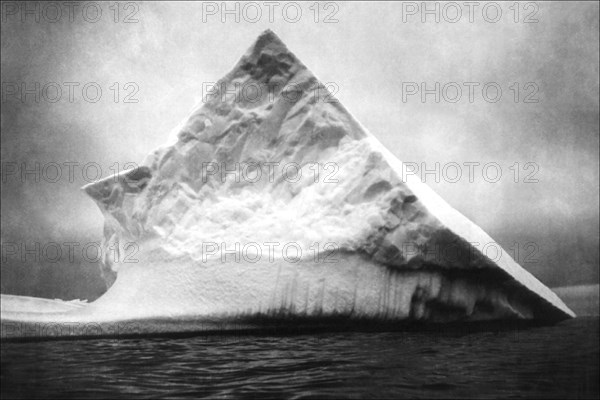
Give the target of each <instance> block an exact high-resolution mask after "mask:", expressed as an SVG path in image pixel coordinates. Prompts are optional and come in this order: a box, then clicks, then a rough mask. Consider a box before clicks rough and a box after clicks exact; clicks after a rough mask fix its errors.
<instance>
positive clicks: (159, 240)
mask: <svg viewBox="0 0 600 400" xmlns="http://www.w3.org/2000/svg"><path fill="white" fill-rule="evenodd" d="M403 171H405V168H404V166H403V164H402V162H401V161H400V160H398V159H397V158H396V157H395V156H393V155H392V154H391V153H390V152H389V151H388V150H387V149H385V148H384V147H383V146H382V145H381V144H380V143H379V142H378V141H377V139H376V138H375V137H374V136H372V135H371V134H370V133H369V132H367V130H366V129H365V128H364V127H362V126H361V125H360V123H359V122H357V121H356V120H355V119H354V118H353V117H352V116H351V115H350V113H349V112H348V111H347V110H346V109H345V108H344V107H343V106H342V105H341V104H340V103H339V101H337V100H336V99H335V98H333V96H331V94H330V93H329V91H328V90H327V88H326V87H325V85H323V84H322V83H320V82H319V80H318V79H317V78H316V77H315V76H314V75H313V74H312V73H311V72H310V71H309V70H308V69H307V68H306V67H305V66H304V65H303V64H302V63H301V62H300V61H299V60H298V59H297V58H296V57H295V56H294V55H293V54H292V53H291V52H290V51H288V50H287V48H286V46H285V45H284V44H283V43H282V42H281V41H280V40H279V38H278V37H277V36H276V35H275V34H274V33H273V32H271V31H265V32H263V33H262V34H261V35H260V36H259V37H258V39H257V40H256V42H255V43H254V45H253V46H252V47H251V48H250V49H249V50H248V52H247V53H246V54H245V55H244V56H243V57H242V58H241V60H240V61H239V62H238V63H237V65H236V66H235V67H234V68H233V70H232V71H231V72H229V73H228V74H227V75H226V76H225V77H224V78H222V79H221V80H220V81H219V82H217V83H216V84H215V85H214V86H213V87H212V89H210V91H209V92H208V93H206V96H205V97H204V99H203V101H202V103H201V104H200V106H199V107H197V108H196V109H195V110H194V111H193V112H192V113H191V115H190V116H189V118H188V119H187V120H186V121H184V123H182V124H181V125H180V126H179V127H177V128H176V131H175V132H174V134H173V135H172V138H171V143H169V144H168V145H166V146H164V147H162V148H159V149H158V150H156V151H154V152H153V153H152V154H150V155H149V156H148V158H147V159H146V160H145V161H144V163H143V165H141V166H139V167H137V168H135V169H131V170H128V171H125V172H123V173H121V174H119V175H117V176H111V177H107V178H105V179H103V180H101V181H98V182H94V183H92V184H89V185H87V186H85V187H84V188H83V189H84V191H85V192H86V193H87V194H88V195H89V196H91V197H92V198H93V199H94V200H95V201H96V203H97V204H98V206H99V207H100V209H101V210H102V213H103V214H104V216H105V219H106V220H105V227H104V239H103V244H102V245H103V250H104V253H103V259H102V273H103V276H104V278H105V279H106V283H107V286H108V291H107V292H106V293H105V294H104V295H103V296H102V297H100V298H99V299H98V300H96V301H94V302H91V303H82V302H62V301H58V300H55V301H52V300H46V299H36V298H29V297H20V296H3V298H2V336H3V337H26V336H41V337H43V336H102V335H129V334H152V333H157V332H189V331H219V330H235V329H260V328H263V327H265V326H271V324H277V323H279V324H280V326H289V325H294V324H296V323H298V324H299V323H304V324H306V325H309V326H310V324H312V323H314V324H322V323H326V322H327V321H334V324H343V323H352V321H363V322H364V321H370V322H382V321H385V322H386V323H388V324H395V323H398V324H400V323H403V324H406V323H409V324H410V323H413V322H425V323H429V322H432V323H445V322H462V321H465V322H466V321H481V320H504V319H511V320H522V319H536V320H547V321H559V320H562V319H566V318H569V317H574V314H573V312H572V311H571V310H569V309H568V308H567V306H566V305H565V304H564V303H563V302H562V301H561V300H560V299H559V298H558V297H557V296H556V295H555V294H554V293H553V292H552V291H551V290H550V289H548V288H547V287H546V286H544V285H543V284H542V283H541V282H540V281H538V280H537V279H536V278H535V277H533V276H532V275H531V274H530V273H528V272H527V271H526V270H525V269H523V268H522V267H521V266H519V265H518V264H517V263H516V262H515V261H514V260H513V259H512V258H511V257H510V256H509V255H508V254H507V252H506V251H502V249H501V248H500V247H499V246H497V244H496V245H495V246H494V250H495V251H491V250H490V247H491V246H487V249H486V245H489V244H495V242H494V241H493V240H492V239H491V238H490V237H489V236H488V235H487V234H486V233H485V232H484V231H483V230H482V229H481V228H479V227H478V226H477V225H475V224H474V223H473V222H471V221H469V220H468V219H467V218H466V217H464V216H463V215H462V214H460V213H459V212H458V211H456V210H455V209H453V208H452V207H451V206H450V205H448V204H447V203H446V202H445V201H444V200H442V199H441V198H440V197H439V196H438V195H437V194H435V193H434V192H433V191H432V190H431V189H430V188H429V187H428V186H426V185H425V184H424V183H423V182H421V180H420V179H419V178H418V177H417V176H416V175H413V174H407V173H403Z"/></svg>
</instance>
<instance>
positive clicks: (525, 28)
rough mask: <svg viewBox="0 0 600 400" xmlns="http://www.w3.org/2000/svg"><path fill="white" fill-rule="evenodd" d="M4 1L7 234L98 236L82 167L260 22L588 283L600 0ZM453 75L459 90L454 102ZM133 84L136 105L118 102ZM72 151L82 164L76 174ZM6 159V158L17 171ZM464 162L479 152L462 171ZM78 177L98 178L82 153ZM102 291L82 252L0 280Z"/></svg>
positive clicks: (138, 143)
mask: <svg viewBox="0 0 600 400" xmlns="http://www.w3.org/2000/svg"><path fill="white" fill-rule="evenodd" d="M9 3H10V2H9ZM6 4H7V3H3V7H4V9H3V10H2V18H3V19H2V27H1V33H2V39H1V56H2V57H1V58H2V61H1V67H2V85H3V87H2V96H3V97H2V114H1V140H2V152H1V157H2V167H3V177H2V178H3V179H2V217H1V218H2V240H3V244H4V243H7V242H20V243H25V244H26V245H32V243H34V242H36V241H37V242H40V243H42V244H43V243H48V242H50V241H56V242H59V243H62V242H65V241H79V242H82V243H84V242H86V241H94V240H100V239H101V237H102V223H103V217H102V215H101V213H100V212H99V210H98V209H97V208H96V206H95V204H94V203H93V202H92V201H91V199H89V198H87V197H86V196H85V195H84V193H83V192H82V191H81V190H80V189H79V188H80V186H82V185H83V184H85V183H87V181H86V180H85V179H84V178H83V176H82V166H83V165H86V164H88V163H97V164H98V165H99V166H100V167H101V169H102V175H103V176H107V175H109V174H111V173H112V172H113V171H114V167H115V165H116V164H115V163H118V166H119V168H122V167H123V166H124V165H125V164H126V163H128V162H134V163H137V164H139V163H141V162H142V160H143V159H144V156H145V155H146V154H148V153H149V152H150V151H151V150H153V149H154V148H156V147H157V146H159V145H161V144H162V143H164V142H165V141H166V139H167V136H168V134H169V132H170V131H171V129H172V128H173V127H174V126H175V125H177V124H178V123H179V122H180V121H181V120H182V119H184V118H185V117H186V116H187V114H188V113H189V111H190V109H191V108H192V106H194V104H196V103H197V101H199V100H200V99H201V96H202V91H203V87H205V86H206V85H205V84H206V83H210V82H215V81H216V80H217V79H219V78H221V77H222V76H223V75H224V74H225V73H226V72H228V71H229V70H230V69H231V67H232V66H233V65H234V64H235V63H236V62H237V60H238V59H239V57H240V56H241V55H242V54H243V53H244V52H245V51H246V49H247V48H248V47H249V46H250V45H251V44H252V42H253V41H254V39H255V38H256V36H258V35H259V33H260V32H261V31H263V30H265V29H267V28H270V29H272V30H273V31H274V32H275V33H276V34H277V35H278V36H279V37H280V38H281V39H282V40H283V41H284V42H285V43H286V44H287V46H288V48H289V49H290V50H291V51H292V52H294V53H295V54H296V55H297V56H298V58H299V59H300V60H302V62H303V63H304V64H305V65H306V66H307V67H308V68H309V69H311V70H312V71H313V72H314V73H315V75H316V76H317V77H319V78H320V80H321V81H322V82H327V83H330V85H329V87H330V88H332V89H334V91H335V92H336V93H335V95H336V97H337V98H338V99H339V100H340V101H341V102H342V103H343V104H344V105H345V106H346V108H347V109H349V111H350V112H352V113H353V114H354V115H355V117H356V118H357V119H358V120H359V121H361V122H362V124H363V125H364V126H365V127H366V128H367V129H369V130H370V131H371V132H372V133H373V134H374V135H375V136H376V137H377V138H379V140H380V141H381V142H382V143H383V144H384V145H385V146H386V147H387V148H389V149H390V150H391V151H392V152H393V153H394V154H395V155H396V156H397V157H398V158H400V159H401V160H403V161H407V162H416V163H418V165H419V167H422V166H423V165H422V164H421V163H425V167H427V168H428V169H434V168H435V163H436V162H437V163H440V168H442V167H443V166H444V165H450V164H449V163H457V164H458V165H459V166H461V168H462V173H463V176H462V178H461V179H460V180H459V181H458V182H451V180H453V178H454V177H455V170H450V169H447V170H446V172H447V176H444V175H441V176H440V179H439V182H435V180H436V179H435V176H434V175H433V174H429V175H427V176H426V177H425V178H426V182H427V183H429V184H430V185H431V186H432V187H433V188H434V189H435V190H436V191H437V192H438V193H439V194H440V195H442V197H444V198H445V199H446V200H447V201H448V202H449V203H450V204H451V205H452V206H454V207H455V208H457V209H458V210H459V211H461V212H462V213H463V214H465V215H466V216H467V217H469V218H470V219H472V220H473V221H474V222H476V223H477V224H479V225H480V226H481V227H482V228H483V229H484V230H486V231H487V232H488V233H490V235H491V236H492V237H493V238H495V239H496V240H498V241H499V242H500V243H501V244H502V245H504V246H505V247H510V246H513V247H514V243H515V242H516V243H517V247H519V248H520V249H521V251H535V256H534V257H533V258H532V259H533V260H537V261H534V262H525V261H531V260H523V259H522V258H523V257H524V256H523V255H521V256H520V257H519V258H521V259H520V260H519V259H518V260H517V261H520V262H521V264H522V265H523V266H524V267H525V268H527V269H529V270H530V271H532V272H533V273H534V274H535V275H536V276H538V277H539V278H540V279H541V280H542V281H543V282H545V283H546V284H548V285H551V286H563V285H565V284H578V283H597V282H598V230H599V224H598V208H599V207H598V179H599V176H598V146H599V143H598V138H599V115H598V107H599V104H598V97H599V85H598V64H599V60H598V57H599V55H598V47H599V40H598V3H597V2H587V3H577V2H568V3H559V2H552V3H529V4H530V5H529V6H527V7H526V6H525V3H522V4H520V5H519V7H517V8H518V11H519V12H518V13H516V9H515V8H512V9H511V8H510V7H511V6H513V3H512V2H510V3H493V4H492V5H491V6H487V7H486V8H485V10H484V7H483V5H484V4H485V3H481V5H480V6H479V7H477V8H476V9H475V10H469V9H468V8H467V7H466V6H464V5H463V3H462V2H459V3H455V4H458V5H459V9H460V12H461V14H460V15H458V14H457V11H458V9H457V8H456V7H454V6H448V5H446V4H444V3H439V5H438V7H439V14H438V17H439V19H440V22H439V23H436V22H435V21H434V19H435V18H436V15H435V14H422V13H421V11H422V10H420V9H419V10H417V9H415V7H420V6H421V3H420V2H418V3H410V2H404V3H377V2H368V3H366V2H365V3H358V2H353V3H341V2H340V3H335V2H330V3H327V4H326V3H321V4H320V5H319V7H318V8H319V13H318V15H316V13H315V11H316V8H315V7H314V6H313V8H310V7H311V5H312V4H313V3H312V2H310V3H293V4H291V5H290V3H284V2H281V3H279V5H278V6H277V7H275V8H274V9H272V11H273V12H272V14H271V19H272V22H271V21H270V20H269V19H270V18H269V8H268V6H267V5H265V3H262V2H258V3H254V4H255V5H257V6H258V7H256V6H254V5H251V6H248V5H246V4H245V3H240V5H239V6H238V7H239V14H238V15H239V22H236V21H235V17H236V15H235V11H234V12H233V13H230V14H223V13H222V12H221V11H222V10H220V4H221V3H220V2H218V3H210V2H209V3H206V2H205V3H204V6H203V5H202V4H201V3H191V2H185V3H168V4H167V3H158V2H152V3H145V2H135V3H130V5H129V7H128V8H127V9H124V8H123V6H124V3H123V4H121V6H120V8H119V12H118V14H116V13H115V9H114V8H113V9H110V8H109V6H110V4H112V3H97V4H99V5H100V7H101V10H102V14H101V15H97V14H95V13H96V11H97V10H95V9H93V8H89V7H88V8H85V9H83V6H82V5H85V4H86V3H80V6H79V7H78V8H75V9H73V10H70V9H69V8H68V7H65V6H61V7H62V10H61V14H60V15H58V14H56V11H57V10H54V9H48V8H47V7H46V6H44V5H40V4H38V5H36V3H29V4H28V5H27V7H29V9H31V10H34V12H35V10H36V8H35V7H39V8H38V10H39V12H40V14H39V19H40V20H39V22H36V21H35V20H34V19H35V17H36V16H35V15H34V14H25V13H23V9H13V8H8V9H6V7H7V6H6ZM10 4H13V3H10ZM54 4H62V3H54ZM296 4H299V9H300V10H301V15H300V14H298V13H297V11H298V7H296ZM531 4H533V6H532V5H531ZM203 7H204V8H203ZM229 7H230V9H232V10H235V9H234V7H235V4H233V3H231V4H229ZM430 7H431V9H433V7H435V4H431V5H430ZM513 7H514V6H513ZM258 9H260V11H261V16H260V18H259V17H258V15H257V13H256V11H257V10H258ZM70 11H71V12H73V14H72V18H70V17H71V16H70V15H69V13H70ZM497 11H501V13H502V14H501V16H499V20H498V21H497V22H494V20H495V19H496V12H497ZM23 18H24V19H25V21H22V19H23ZM223 18H225V22H223V20H222V19H223ZM423 18H425V19H426V20H425V22H423V21H422V19H423ZM71 19H72V21H71ZM115 19H116V21H117V22H115ZM251 19H257V20H258V21H257V22H252V21H251ZM315 19H318V22H315ZM325 19H327V20H328V21H329V23H326V22H325V21H324V20H325ZM470 19H472V22H471V21H470ZM50 20H56V22H52V21H50ZM94 20H97V21H96V22H94ZM125 20H128V21H131V23H125ZM136 20H137V22H135V21H136ZM295 20H296V22H294V21H295ZM451 20H456V21H457V22H451ZM515 20H516V21H517V22H515ZM335 21H337V22H335ZM526 21H527V22H528V23H526ZM536 21H537V22H536ZM36 82H37V83H39V84H40V88H41V87H43V86H44V85H46V84H48V83H51V82H56V83H57V84H58V85H59V86H60V87H61V89H62V95H61V96H60V97H59V98H56V94H55V93H56V92H54V91H53V90H55V86H47V88H48V90H47V92H43V91H42V90H41V89H40V90H39V92H40V99H39V101H36V100H35V96H34V95H32V94H29V95H26V96H23V93H19V92H17V93H16V94H15V93H14V90H15V88H19V90H20V85H21V84H22V83H25V84H26V85H27V87H28V88H35V84H36ZM65 82H74V83H73V84H65ZM115 82H116V83H117V85H116V86H115ZM436 82H438V83H439V87H440V90H439V95H440V102H439V103H436V102H435V94H429V95H427V96H426V97H425V101H424V102H423V99H422V98H421V93H416V94H412V95H410V94H409V93H412V92H414V90H415V88H418V89H419V90H420V89H421V84H422V83H423V84H425V86H426V88H428V89H434V88H435V87H436ZM465 82H471V83H470V84H467V85H465ZM91 83H94V85H92V86H99V87H100V88H101V89H102V97H101V98H100V99H99V100H98V101H97V102H92V101H91V100H92V99H93V97H94V90H95V89H94V88H93V87H92V89H89V90H88V92H87V94H88V97H87V98H86V97H84V95H83V93H82V88H83V87H84V86H85V85H86V84H91ZM127 83H130V84H129V85H128V86H126V84H127ZM76 84H77V85H76ZM69 85H71V87H72V88H73V93H72V96H73V98H72V99H69ZM469 85H471V86H469ZM88 87H89V86H88ZM117 87H118V88H119V90H118V94H119V98H118V101H115V100H117V99H115V97H114V96H115V94H116V92H117V90H116V88H117ZM444 87H445V88H446V90H445V91H444V90H443V88H444ZM456 87H460V88H461V90H462V96H461V97H460V98H459V99H458V101H456V102H451V101H452V100H453V99H455V98H456V96H457V92H456ZM469 87H473V92H472V93H471V94H472V101H470V99H469V94H470V93H469ZM484 87H485V88H486V90H485V91H484V90H483V89H484ZM497 88H500V90H501V91H502V93H501V95H500V97H498V95H499V92H497V91H496V90H497ZM410 90H412V92H409V91H410ZM517 93H518V99H516V98H515V96H516V94H517ZM127 95H129V96H130V97H129V98H128V100H137V103H126V102H124V100H125V99H126V97H125V96H127ZM444 95H445V96H444ZM21 97H24V99H22V98H21ZM51 100H52V101H55V102H52V101H51ZM71 100H72V101H71ZM495 100H497V101H495ZM494 101H495V102H494ZM526 101H527V102H526ZM67 161H68V162H73V163H77V164H72V165H74V166H73V173H74V180H73V182H70V179H69V176H68V169H67V168H66V167H64V162H67ZM8 163H10V164H11V165H16V166H17V167H16V168H17V173H16V174H15V175H11V174H9V170H10V168H12V167H7V165H8ZM22 163H26V165H27V166H28V168H31V169H33V168H34V167H35V163H40V165H41V166H42V167H43V166H48V165H50V164H48V163H58V164H61V165H63V170H62V172H63V175H62V177H61V178H60V179H59V180H58V182H56V183H52V182H48V179H45V178H47V177H48V176H50V175H51V176H50V178H52V177H53V176H54V175H53V174H51V172H52V171H50V169H47V170H46V173H47V174H49V175H48V176H46V177H44V176H42V177H41V179H40V181H39V182H35V181H34V179H31V177H29V178H27V179H26V180H25V181H22V180H21V179H20V178H18V175H19V172H20V169H21V167H22ZM464 163H479V165H476V164H473V165H475V167H474V170H473V172H474V174H473V179H472V180H473V182H470V181H469V177H468V175H467V174H468V173H469V169H468V167H467V166H466V165H465V164H464ZM488 163H495V164H494V165H497V166H499V167H500V168H501V170H502V176H501V177H500V178H499V179H498V181H497V182H492V181H495V180H496V179H494V178H495V170H496V169H495V168H493V169H488V170H487V172H488V175H485V176H484V175H483V169H482V166H483V165H485V164H488ZM515 163H518V164H515ZM452 165H454V164H452ZM111 167H112V168H113V169H112V170H111V169H110V168H111ZM511 167H512V169H511ZM7 168H8V169H7ZM515 170H518V171H519V174H518V176H516V175H515ZM87 172H88V176H89V177H91V178H93V176H94V175H95V169H94V167H93V165H92V167H88V170H87ZM445 178H446V179H445ZM515 180H517V182H515ZM536 181H537V182H536ZM529 243H535V246H537V250H535V249H534V248H532V247H531V246H529V247H527V248H526V246H528V244H529ZM46 261H47V260H46ZM102 290H103V288H102V284H101V282H100V280H99V277H98V274H97V272H96V269H95V268H94V266H92V265H89V263H86V262H84V261H81V260H78V261H77V260H76V261H74V262H72V263H61V264H60V265H57V264H49V263H47V262H44V260H41V261H40V262H37V263H36V262H33V261H32V260H31V259H28V260H26V261H25V262H19V260H15V259H9V260H3V262H2V292H3V293H14V294H30V295H44V296H50V297H63V298H69V297H70V298H72V297H89V298H93V297H96V296H97V295H99V294H100V293H101V291H102Z"/></svg>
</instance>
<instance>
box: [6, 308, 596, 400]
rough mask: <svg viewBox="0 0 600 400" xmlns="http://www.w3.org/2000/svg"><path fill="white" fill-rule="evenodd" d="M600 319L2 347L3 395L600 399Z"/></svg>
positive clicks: (94, 341)
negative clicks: (504, 327) (486, 327)
mask: <svg viewBox="0 0 600 400" xmlns="http://www.w3.org/2000/svg"><path fill="white" fill-rule="evenodd" d="M598 321H599V320H598V318H582V319H576V320H571V321H566V322H563V323H561V324H558V325H556V326H550V327H535V328H527V329H520V330H511V331H498V330H491V331H483V332H481V331H480V332H464V331H457V330H453V331H451V332H443V333H440V332H383V333H364V332H346V333H319V334H311V335H308V334H302V335H282V336H265V335H243V336H240V335H231V334H229V335H226V336H196V337H187V338H164V337H162V338H139V339H125V340H116V339H102V340H77V341H66V340H65V341H48V342H35V343H15V342H4V343H3V344H2V398H12V397H55V398H73V397H107V396H110V397H117V398H136V397H138V398H139V397H169V398H174V397H192V398H197V397H211V398H212V397H219V398H239V397H246V398H247V397H253V398H282V397H284V398H323V397H347V398H379V397H395V398H398V397H527V398H531V397H540V398H548V397H551V398H560V397H565V396H566V397H570V398H573V397H592V398H597V397H598V374H599V367H598V363H599V344H598V335H599V331H598V326H599V324H598Z"/></svg>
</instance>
